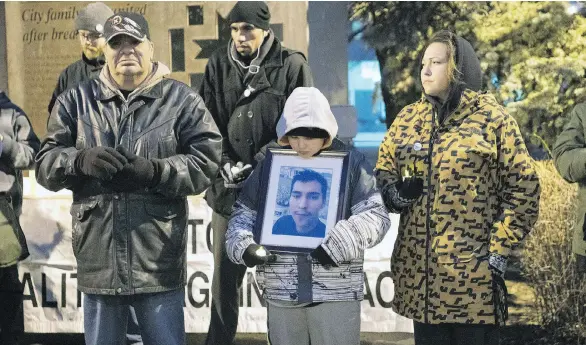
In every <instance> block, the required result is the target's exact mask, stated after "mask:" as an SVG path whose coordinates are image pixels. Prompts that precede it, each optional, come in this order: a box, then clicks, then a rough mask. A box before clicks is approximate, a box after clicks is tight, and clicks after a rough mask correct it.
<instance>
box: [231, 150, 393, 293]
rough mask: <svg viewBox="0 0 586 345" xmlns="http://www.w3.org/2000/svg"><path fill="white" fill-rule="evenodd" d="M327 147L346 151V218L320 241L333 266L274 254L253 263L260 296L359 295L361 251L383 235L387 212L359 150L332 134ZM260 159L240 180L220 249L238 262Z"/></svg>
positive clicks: (247, 235)
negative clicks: (268, 259) (272, 257)
mask: <svg viewBox="0 0 586 345" xmlns="http://www.w3.org/2000/svg"><path fill="white" fill-rule="evenodd" d="M288 148H290V147H288ZM330 149H331V150H335V151H350V164H349V170H348V173H349V179H350V183H349V188H350V189H351V190H350V198H349V202H348V205H347V212H346V214H347V215H348V217H347V218H346V219H345V220H341V221H339V222H338V223H336V226H335V227H334V228H333V229H331V231H330V232H329V233H328V235H326V238H325V239H324V243H323V244H322V246H323V247H324V249H325V250H326V252H327V253H328V254H329V255H330V257H332V259H333V260H334V261H335V262H336V263H338V264H339V267H324V266H322V265H320V264H319V263H318V262H317V261H316V260H315V259H313V260H312V258H311V256H309V255H307V254H285V253H280V254H279V259H278V261H277V262H274V263H270V264H266V265H259V266H257V267H256V274H257V282H258V283H259V285H260V287H261V289H262V291H263V296H264V298H266V299H271V300H280V301H290V302H299V303H306V302H326V301H353V300H362V299H363V298H364V290H363V289H364V277H363V270H362V268H363V262H364V250H365V249H366V248H370V247H373V246H374V245H376V244H377V243H379V242H380V241H381V240H382V239H383V237H384V235H385V234H386V232H387V230H388V228H389V227H390V220H389V215H388V212H387V211H386V209H385V207H384V205H383V203H382V199H381V196H380V193H379V192H378V191H377V189H376V181H375V180H374V177H373V176H372V174H371V171H372V168H371V166H369V164H368V162H367V161H366V158H365V157H364V155H363V154H361V153H360V152H358V151H357V150H355V149H350V148H349V147H348V146H346V145H344V144H343V143H342V142H341V141H339V140H337V139H335V140H334V142H333V144H332V146H331V148H330ZM263 163H264V160H261V161H260V162H259V163H258V165H257V167H256V168H255V169H254V171H253V172H252V174H251V175H250V176H249V178H248V179H247V180H246V182H245V184H244V187H243V189H242V192H241V193H240V196H239V198H238V201H237V202H236V204H235V206H234V210H233V213H232V216H231V217H230V221H229V223H228V232H227V233H226V252H227V254H228V257H229V258H230V260H231V261H233V262H234V263H238V264H244V261H242V254H243V253H244V251H245V250H246V248H247V247H248V246H249V245H250V244H253V243H254V240H253V228H254V224H255V223H256V217H257V212H259V211H261V210H259V209H258V207H259V202H260V198H262V197H264V196H262V195H260V193H259V192H258V191H259V188H260V184H261V171H262V169H263ZM308 270H309V272H311V274H310V275H309V276H308V275H304V276H303V279H302V277H300V276H299V272H300V271H303V272H307V271H308ZM304 298H306V299H304ZM307 298H309V299H307Z"/></svg>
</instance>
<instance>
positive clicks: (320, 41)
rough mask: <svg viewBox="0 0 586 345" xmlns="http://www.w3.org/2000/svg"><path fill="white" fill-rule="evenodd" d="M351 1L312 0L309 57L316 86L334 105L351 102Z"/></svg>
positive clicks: (309, 9)
mask: <svg viewBox="0 0 586 345" xmlns="http://www.w3.org/2000/svg"><path fill="white" fill-rule="evenodd" d="M348 4H349V2H344V1H309V8H308V11H307V23H308V25H309V52H308V55H309V56H308V60H309V66H310V67H311V72H312V74H313V81H314V83H315V87H317V88H318V89H320V91H321V92H322V93H323V94H324V95H325V96H326V97H327V99H328V101H329V102H330V104H332V105H342V104H348V51H347V49H348V33H349V25H348Z"/></svg>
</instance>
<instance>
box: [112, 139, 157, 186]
mask: <svg viewBox="0 0 586 345" xmlns="http://www.w3.org/2000/svg"><path fill="white" fill-rule="evenodd" d="M116 151H118V152H119V153H120V154H121V155H122V156H123V157H125V158H126V159H127V160H128V163H127V164H126V165H125V166H124V168H123V169H122V170H121V171H120V172H118V173H116V174H115V175H114V176H113V177H112V181H110V182H109V183H107V184H106V185H107V186H108V187H110V188H112V189H114V190H115V191H119V192H133V191H136V190H138V189H143V188H145V187H147V188H152V187H154V186H156V185H157V184H158V183H159V181H160V180H161V173H162V166H161V165H160V164H159V163H158V162H157V161H155V160H149V159H146V158H144V157H140V156H137V155H136V154H134V153H132V152H130V151H128V150H127V149H126V148H125V147H123V146H117V147H116Z"/></svg>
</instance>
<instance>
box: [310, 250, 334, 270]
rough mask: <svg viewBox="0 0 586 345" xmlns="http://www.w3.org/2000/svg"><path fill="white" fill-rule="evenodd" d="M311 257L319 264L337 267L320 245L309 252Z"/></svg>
mask: <svg viewBox="0 0 586 345" xmlns="http://www.w3.org/2000/svg"><path fill="white" fill-rule="evenodd" d="M310 255H311V257H312V258H314V259H316V260H317V262H319V263H320V264H322V265H324V266H326V265H329V266H334V267H338V266H339V265H338V264H337V263H336V262H335V261H334V260H333V259H332V258H331V257H330V256H329V255H328V253H327V252H326V251H325V249H324V248H323V247H322V246H318V247H317V248H315V249H314V250H313V251H312V252H311V253H310Z"/></svg>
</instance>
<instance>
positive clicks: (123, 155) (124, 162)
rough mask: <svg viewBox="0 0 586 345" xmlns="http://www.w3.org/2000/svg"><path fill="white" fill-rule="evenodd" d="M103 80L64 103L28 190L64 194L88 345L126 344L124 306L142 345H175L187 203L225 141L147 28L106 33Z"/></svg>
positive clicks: (113, 27) (115, 21) (120, 21)
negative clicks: (69, 201)
mask: <svg viewBox="0 0 586 345" xmlns="http://www.w3.org/2000/svg"><path fill="white" fill-rule="evenodd" d="M104 36H105V39H106V42H107V46H106V48H105V51H104V52H105V58H106V65H105V67H104V69H103V70H102V72H101V74H100V77H99V78H98V79H94V80H91V81H88V82H85V83H82V84H81V85H79V86H78V87H74V88H71V89H69V90H67V91H66V92H64V93H62V94H61V95H60V96H59V97H58V98H57V101H56V103H55V108H54V109H53V112H52V113H51V116H50V118H49V123H48V129H47V138H46V139H45V140H44V142H43V144H42V147H41V151H40V152H39V154H38V155H37V167H36V172H37V180H38V181H39V183H40V184H41V185H43V186H45V187H46V188H48V189H49V190H53V191H57V190H60V189H62V188H68V189H71V190H72V191H73V205H72V206H71V214H72V216H73V235H72V242H73V251H74V254H75V256H76V259H77V269H78V271H77V275H78V276H77V281H78V288H79V290H81V291H82V292H84V293H85V295H84V327H85V339H86V344H87V345H98V344H100V345H101V344H120V343H123V342H124V335H125V332H126V319H127V317H128V305H132V306H133V307H134V308H135V310H136V316H137V319H138V322H139V324H140V326H141V335H142V339H143V341H144V343H145V344H166V345H183V344H184V342H185V325H184V315H183V304H184V286H185V280H186V241H187V236H186V229H187V218H188V217H187V200H186V196H187V195H190V194H198V193H201V192H203V191H204V190H205V189H206V188H207V187H208V186H209V185H210V184H211V181H212V179H213V178H214V177H215V176H216V174H217V171H218V166H219V163H220V153H221V140H222V137H221V135H220V133H219V131H218V129H217V127H216V125H215V123H214V121H213V119H212V117H211V115H210V113H209V112H208V111H207V109H206V107H205V105H204V102H203V100H202V99H201V97H200V96H199V95H198V94H197V93H195V92H194V91H193V90H191V89H190V88H189V87H188V86H186V85H185V84H182V83H180V82H178V81H175V80H172V79H167V78H164V76H165V75H168V74H169V73H170V72H169V69H168V68H167V67H166V66H164V65H163V64H162V63H160V62H153V61H152V57H153V50H154V47H153V43H152V42H151V41H150V36H149V29H148V23H147V22H146V20H145V19H144V17H142V16H141V15H139V14H136V13H129V12H121V13H118V14H115V15H113V16H112V17H110V18H109V19H108V20H107V21H106V24H105V28H104Z"/></svg>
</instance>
